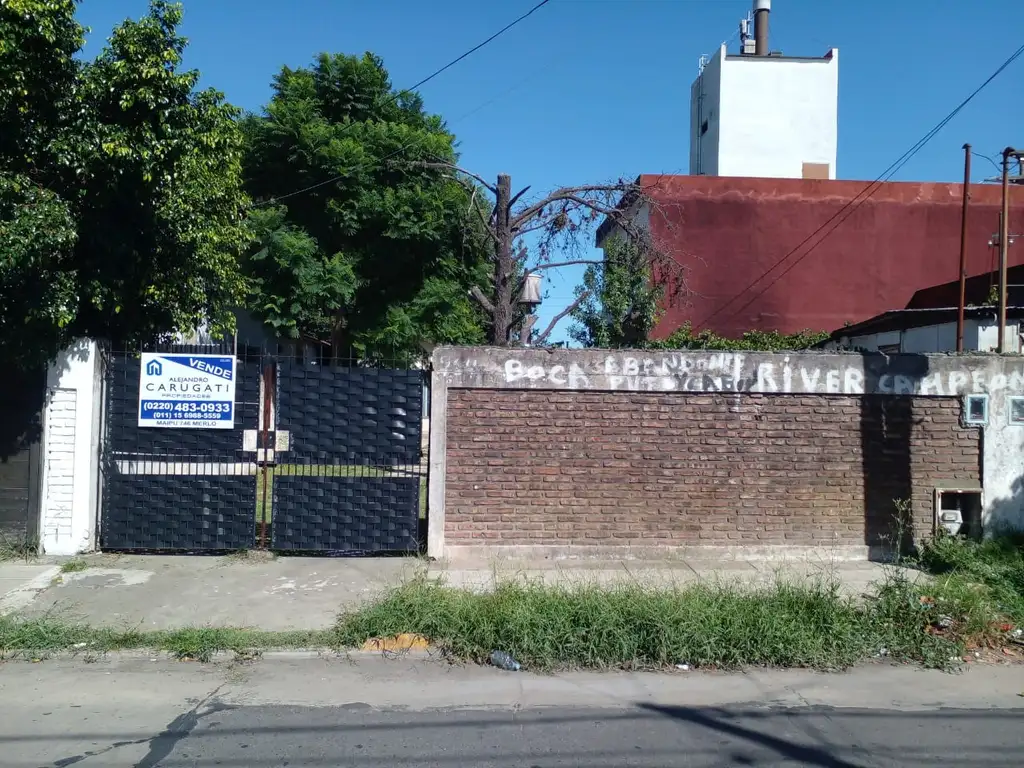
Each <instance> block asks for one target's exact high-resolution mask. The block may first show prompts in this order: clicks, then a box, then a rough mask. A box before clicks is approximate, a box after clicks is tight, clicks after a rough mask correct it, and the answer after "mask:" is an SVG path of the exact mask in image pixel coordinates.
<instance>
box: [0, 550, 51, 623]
mask: <svg viewBox="0 0 1024 768" xmlns="http://www.w3.org/2000/svg"><path fill="white" fill-rule="evenodd" d="M59 572H60V568H59V567H58V566H56V565H53V564H52V563H42V564H41V563H35V562H24V561H16V562H10V561H5V562H0V616H3V615H4V614H5V613H14V612H16V611H19V610H21V609H22V608H24V607H25V606H27V605H29V604H31V603H32V601H33V600H34V599H35V597H36V596H37V595H38V594H39V593H40V592H42V591H43V590H45V589H46V588H48V587H49V586H50V582H51V581H52V580H53V578H54V576H56V575H57V574H58V573H59Z"/></svg>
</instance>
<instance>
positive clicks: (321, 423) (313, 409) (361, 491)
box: [271, 360, 426, 554]
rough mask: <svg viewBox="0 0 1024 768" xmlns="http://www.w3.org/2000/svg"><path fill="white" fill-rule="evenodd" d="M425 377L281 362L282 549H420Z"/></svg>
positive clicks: (277, 542)
mask: <svg viewBox="0 0 1024 768" xmlns="http://www.w3.org/2000/svg"><path fill="white" fill-rule="evenodd" d="M425 381H426V379H425V374H424V372H423V371H420V370H409V369H391V368H363V367H336V366H321V365H312V364H307V363H301V362H297V361H293V360H282V361H280V362H279V363H278V367H277V418H276V421H277V430H278V432H277V437H276V440H275V443H276V447H277V448H278V450H277V451H276V455H275V457H274V458H275V460H276V462H277V465H276V467H275V468H274V473H273V495H272V498H273V504H272V507H271V516H272V519H271V547H272V548H273V549H274V550H278V551H293V552H299V551H301V552H320V553H335V554H372V553H378V554H379V553H384V552H415V551H417V550H418V549H419V548H420V540H421V530H420V529H421V522H420V521H421V518H425V509H423V508H422V506H421V502H422V501H425V499H426V489H425V485H426V466H425V463H424V462H423V451H422V435H423V400H424V390H425ZM282 449H283V450H282Z"/></svg>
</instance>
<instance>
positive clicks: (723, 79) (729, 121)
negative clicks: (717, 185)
mask: <svg viewBox="0 0 1024 768" xmlns="http://www.w3.org/2000/svg"><path fill="white" fill-rule="evenodd" d="M701 83H703V88H698V87H697V86H698V85H700V84H701ZM701 92H702V93H703V94H704V99H703V102H702V104H701V112H702V113H703V115H704V117H703V119H707V120H708V131H707V133H705V135H704V136H703V137H702V138H701V140H700V155H699V157H700V163H699V166H695V163H694V159H696V158H697V154H696V152H695V145H696V142H697V136H698V134H699V131H700V121H697V120H695V117H697V108H696V104H695V103H691V109H690V114H691V125H690V141H691V145H690V146H691V151H690V157H691V161H690V173H703V174H705V175H709V176H759V177H768V178H796V179H799V178H801V177H802V176H803V164H804V163H825V164H828V166H829V178H830V179H834V178H836V152H837V145H838V130H839V52H838V50H836V49H834V48H833V49H832V51H831V57H830V58H820V59H795V58H785V57H769V56H731V57H729V56H727V54H726V48H725V46H724V45H723V46H722V47H721V48H720V49H719V51H718V53H717V54H716V55H715V56H714V57H712V59H711V60H710V61H709V62H708V64H707V66H706V67H705V69H704V72H703V74H702V76H700V77H698V80H697V82H695V83H694V88H692V89H691V100H692V101H694V102H695V101H696V98H697V95H698V93H701ZM698 168H699V170H698Z"/></svg>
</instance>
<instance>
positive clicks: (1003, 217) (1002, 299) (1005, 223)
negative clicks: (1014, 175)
mask: <svg viewBox="0 0 1024 768" xmlns="http://www.w3.org/2000/svg"><path fill="white" fill-rule="evenodd" d="M1013 154H1016V153H1015V152H1014V150H1013V148H1012V147H1007V148H1006V149H1004V150H1003V207H1002V210H1001V212H1000V214H999V351H1000V352H1001V353H1005V352H1006V258H1007V249H1008V248H1009V245H1010V155H1013Z"/></svg>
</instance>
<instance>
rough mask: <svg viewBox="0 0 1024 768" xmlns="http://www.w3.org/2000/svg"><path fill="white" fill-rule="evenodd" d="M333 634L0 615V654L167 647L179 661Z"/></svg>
mask: <svg viewBox="0 0 1024 768" xmlns="http://www.w3.org/2000/svg"><path fill="white" fill-rule="evenodd" d="M334 646H335V642H334V634H333V633H332V632H329V631H328V632H300V631H295V632H261V631H258V630H251V629H244V628H233V627H224V628H221V627H185V628H183V629H176V630H163V631H141V630H138V629H131V628H129V629H109V628H97V627H90V626H87V625H85V624H80V623H75V622H68V621H65V620H62V619H56V618H33V619H22V618H17V617H12V616H0V658H5V657H11V656H16V657H25V658H45V657H47V656H49V655H52V654H54V653H59V652H65V651H73V652H77V653H81V654H100V653H108V652H111V651H127V650H142V649H145V650H151V651H165V652H168V653H170V654H172V655H173V656H175V657H177V658H180V659H192V660H195V661H209V660H210V658H211V657H212V656H213V655H214V654H215V653H218V652H221V651H234V652H236V653H240V654H251V653H252V652H254V651H262V650H267V649H271V648H274V649H278V648H280V649H288V648H292V649H294V648H308V649H319V648H328V647H334Z"/></svg>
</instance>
